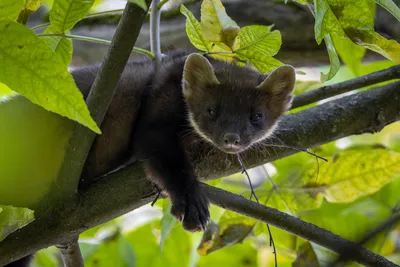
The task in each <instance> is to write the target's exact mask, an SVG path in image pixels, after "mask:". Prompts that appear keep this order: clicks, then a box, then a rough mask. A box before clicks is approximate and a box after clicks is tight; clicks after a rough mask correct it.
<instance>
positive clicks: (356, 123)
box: [0, 82, 400, 266]
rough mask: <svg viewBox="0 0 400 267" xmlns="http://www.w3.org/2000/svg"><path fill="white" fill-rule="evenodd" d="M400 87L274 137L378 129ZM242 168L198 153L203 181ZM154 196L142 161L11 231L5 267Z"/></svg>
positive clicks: (251, 162)
mask: <svg viewBox="0 0 400 267" xmlns="http://www.w3.org/2000/svg"><path fill="white" fill-rule="evenodd" d="M399 88H400V82H395V83H391V84H388V85H385V86H382V87H378V88H374V89H371V90H368V91H363V92H360V93H357V94H355V95H351V96H346V97H343V98H341V99H337V100H334V101H331V102H328V103H325V104H322V105H319V106H316V107H313V108H310V109H306V110H303V111H300V112H297V113H294V114H291V115H288V116H286V117H284V118H283V119H282V121H281V123H280V127H279V128H278V130H277V131H276V134H275V139H276V140H278V138H279V140H280V142H283V143H286V144H289V145H293V146H299V147H303V148H308V147H314V146H318V145H321V144H324V143H327V142H330V141H333V140H336V139H339V138H342V137H345V136H348V135H352V134H359V133H364V132H377V131H379V130H381V129H382V128H383V127H384V126H385V125H387V124H390V123H392V122H394V121H396V120H399V119H400V105H399V103H400V90H399ZM271 141H273V140H271ZM271 141H268V142H271ZM268 142H267V143H268ZM295 152H296V151H293V150H290V149H287V148H282V149H276V151H275V150H273V148H268V147H266V148H265V149H263V150H261V151H249V152H248V153H245V154H244V155H243V156H242V158H244V162H245V164H246V167H249V168H250V167H252V166H257V165H260V164H263V163H266V162H270V161H272V160H275V159H277V158H280V157H284V156H287V155H290V154H293V153H295ZM240 169H241V168H240V165H239V164H238V162H237V159H236V157H235V156H232V155H225V154H222V153H220V152H217V151H215V152H213V153H208V152H202V153H199V154H198V155H196V173H197V174H198V176H199V177H201V178H203V179H212V178H217V177H222V176H226V175H229V174H232V173H235V172H238V171H240ZM154 194H155V190H154V189H153V187H152V186H151V185H150V183H149V182H148V181H147V180H146V179H145V175H144V173H143V171H142V168H141V167H140V166H139V165H138V164H133V165H131V166H128V167H126V168H124V169H122V170H120V171H118V172H115V173H113V174H110V175H109V176H107V177H106V178H105V179H103V180H100V181H99V182H98V183H96V184H94V185H92V186H91V187H90V188H89V189H88V191H87V192H85V193H84V194H83V195H82V196H81V198H80V199H79V201H77V202H73V201H71V202H69V203H66V204H65V205H66V206H65V209H63V210H59V211H56V212H55V213H48V214H45V215H43V216H41V217H38V218H37V219H36V220H35V221H34V222H32V223H31V224H29V225H27V226H26V227H23V228H21V229H20V230H18V231H16V232H14V233H12V234H11V235H9V236H8V237H7V238H6V239H5V240H4V241H3V242H1V243H0V255H1V257H0V266H1V265H4V264H6V263H9V262H11V261H14V260H17V259H19V258H21V257H23V256H25V255H28V254H31V253H33V252H35V251H37V250H39V249H42V248H45V247H48V246H51V245H54V244H59V243H63V242H67V241H69V240H71V239H72V238H73V237H74V236H76V235H78V234H79V233H81V232H82V231H85V230H86V229H88V228H90V227H93V226H96V225H98V224H101V223H104V222H106V221H109V220H111V219H113V218H116V217H117V216H120V215H123V214H125V213H126V212H128V211H130V210H132V209H135V208H137V207H139V206H142V205H144V204H146V203H149V202H151V201H152V200H153V198H154ZM282 216H283V215H282ZM285 216H286V215H285ZM276 226H277V227H282V228H285V229H286V228H287V227H286V226H285V225H282V226H280V225H278V224H276ZM308 238H309V239H310V240H312V238H313V237H312V236H311V237H308Z"/></svg>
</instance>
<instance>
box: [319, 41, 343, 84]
mask: <svg viewBox="0 0 400 267" xmlns="http://www.w3.org/2000/svg"><path fill="white" fill-rule="evenodd" d="M324 40H325V45H326V49H327V50H328V55H329V61H330V63H331V64H330V68H329V72H328V73H327V74H325V73H322V72H321V82H326V81H329V80H330V79H332V78H333V77H334V76H335V75H336V73H337V72H338V71H339V68H340V60H339V56H338V55H337V53H336V49H335V46H334V44H333V41H332V38H331V35H330V34H328V35H326V36H325V38H324Z"/></svg>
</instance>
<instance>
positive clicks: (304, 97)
mask: <svg viewBox="0 0 400 267" xmlns="http://www.w3.org/2000/svg"><path fill="white" fill-rule="evenodd" d="M392 79H400V65H395V66H393V67H391V68H387V69H385V70H381V71H377V72H374V73H370V74H367V75H364V76H360V77H357V78H354V79H351V80H348V81H344V82H341V83H337V84H333V85H327V86H323V87H321V88H318V89H316V90H312V91H308V92H305V93H303V94H301V95H298V96H296V97H295V98H294V100H293V104H292V109H295V108H298V107H302V106H305V105H309V104H311V103H314V102H317V101H320V100H323V99H326V98H329V97H332V96H336V95H340V94H343V93H346V92H350V91H352V90H355V89H359V88H362V87H364V86H369V85H373V84H377V83H381V82H385V81H389V80H392Z"/></svg>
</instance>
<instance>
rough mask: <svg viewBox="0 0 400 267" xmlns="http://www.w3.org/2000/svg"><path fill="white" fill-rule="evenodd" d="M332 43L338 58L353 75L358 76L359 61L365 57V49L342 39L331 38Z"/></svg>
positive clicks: (346, 39)
mask: <svg viewBox="0 0 400 267" xmlns="http://www.w3.org/2000/svg"><path fill="white" fill-rule="evenodd" d="M332 41H333V44H334V46H335V49H336V51H337V52H338V54H339V56H340V58H341V59H342V60H343V62H344V63H346V65H347V66H349V68H350V70H351V71H352V72H353V73H354V75H357V76H358V75H359V74H360V66H361V61H362V59H363V58H364V55H365V48H364V47H361V46H358V45H356V44H355V43H353V42H352V41H351V40H350V39H348V38H344V37H338V36H333V38H332Z"/></svg>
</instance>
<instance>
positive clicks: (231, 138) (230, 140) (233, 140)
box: [224, 133, 240, 146]
mask: <svg viewBox="0 0 400 267" xmlns="http://www.w3.org/2000/svg"><path fill="white" fill-rule="evenodd" d="M224 142H225V145H235V146H237V145H239V143H240V136H239V135H238V134H235V133H227V134H225V135H224Z"/></svg>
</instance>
